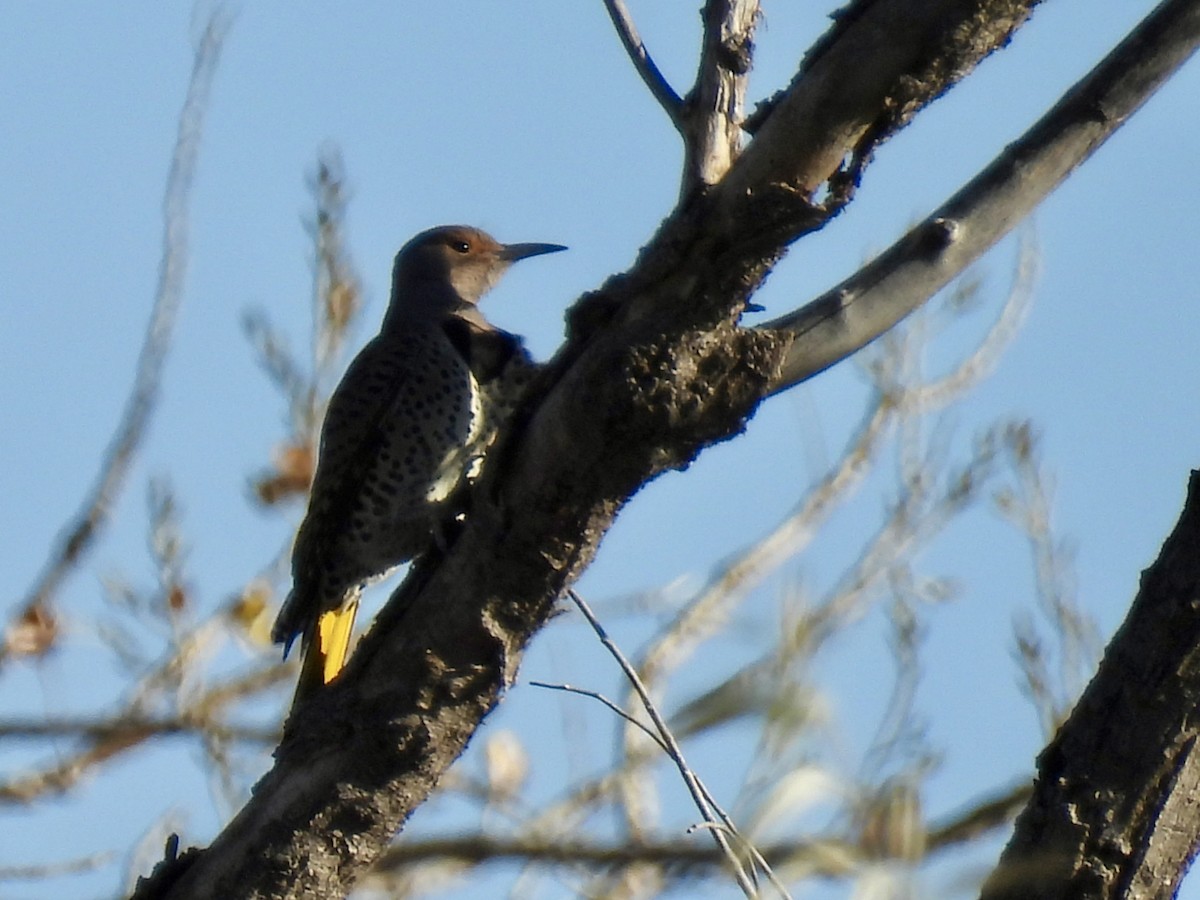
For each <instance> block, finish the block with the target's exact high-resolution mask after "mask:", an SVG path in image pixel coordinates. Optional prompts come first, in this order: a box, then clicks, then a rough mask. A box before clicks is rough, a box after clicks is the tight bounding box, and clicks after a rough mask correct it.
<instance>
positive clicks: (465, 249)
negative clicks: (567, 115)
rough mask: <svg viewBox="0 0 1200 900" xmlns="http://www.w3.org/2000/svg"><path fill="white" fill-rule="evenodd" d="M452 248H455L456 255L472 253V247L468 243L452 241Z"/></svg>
mask: <svg viewBox="0 0 1200 900" xmlns="http://www.w3.org/2000/svg"><path fill="white" fill-rule="evenodd" d="M450 246H451V247H453V248H454V251H455V252H456V253H470V252H471V245H470V244H468V243H467V242H466V241H451V242H450Z"/></svg>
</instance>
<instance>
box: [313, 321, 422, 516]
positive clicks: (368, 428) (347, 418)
mask: <svg viewBox="0 0 1200 900" xmlns="http://www.w3.org/2000/svg"><path fill="white" fill-rule="evenodd" d="M415 362H416V360H415V359H414V358H413V355H410V354H407V353H403V352H396V350H395V348H394V347H392V346H387V345H385V344H384V343H383V342H382V341H380V339H379V338H374V339H373V340H371V341H369V342H368V343H367V344H366V346H364V347H363V348H362V350H360V351H359V353H358V355H357V356H355V357H354V360H353V361H352V362H351V363H350V365H349V367H348V368H347V369H346V374H345V375H343V376H342V380H341V381H340V382H339V383H338V386H337V387H336V388H335V389H334V391H333V394H332V395H331V396H330V398H329V405H328V407H327V408H326V410H325V421H324V423H323V424H322V426H321V448H320V453H319V454H318V456H317V471H316V474H315V476H314V477H313V489H312V492H313V495H314V497H317V496H319V495H320V494H322V493H325V492H326V491H328V490H331V489H334V488H335V485H336V484H337V483H338V482H341V481H342V480H343V479H344V478H345V477H346V476H347V475H348V474H349V475H353V474H354V473H356V472H359V471H361V469H360V468H359V466H360V465H361V463H362V462H363V460H362V456H363V455H364V453H369V452H371V450H370V447H371V445H372V444H373V443H374V442H375V441H376V440H377V439H378V434H379V427H380V425H381V424H382V423H383V421H384V420H385V418H386V417H388V416H389V415H391V414H392V409H393V406H394V404H395V402H396V398H397V395H398V394H399V393H400V387H401V385H402V384H403V383H404V382H405V381H406V380H407V379H408V378H410V377H411V376H412V371H411V369H412V366H413V364H414V363H415Z"/></svg>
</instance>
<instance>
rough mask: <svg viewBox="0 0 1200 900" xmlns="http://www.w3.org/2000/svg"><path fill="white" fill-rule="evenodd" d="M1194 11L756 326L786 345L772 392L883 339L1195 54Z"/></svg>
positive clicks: (1125, 44) (1185, 1) (1111, 61)
mask: <svg viewBox="0 0 1200 900" xmlns="http://www.w3.org/2000/svg"><path fill="white" fill-rule="evenodd" d="M1198 44H1200V4H1197V3H1195V2H1193V0H1174V2H1167V3H1163V4H1162V5H1160V6H1159V7H1158V9H1156V10H1155V11H1154V12H1153V13H1152V14H1151V15H1150V16H1148V17H1147V18H1146V20H1145V21H1144V22H1142V24H1141V25H1140V26H1139V27H1138V28H1137V29H1135V30H1134V31H1133V32H1132V33H1131V34H1130V35H1129V36H1128V37H1127V38H1126V39H1125V40H1123V41H1122V42H1121V43H1120V44H1119V45H1118V46H1117V47H1116V48H1115V49H1114V50H1113V51H1112V52H1111V53H1110V54H1109V55H1108V56H1107V57H1105V59H1104V60H1103V61H1102V62H1101V63H1100V64H1099V65H1097V66H1096V67H1095V68H1094V69H1093V70H1092V71H1091V72H1090V73H1088V75H1087V76H1086V77H1085V78H1083V79H1082V80H1081V81H1079V82H1078V83H1077V84H1076V85H1075V86H1074V87H1072V88H1071V90H1070V91H1069V92H1068V93H1067V94H1066V95H1065V96H1064V97H1063V98H1062V100H1060V101H1059V102H1058V103H1057V104H1055V105H1054V107H1053V108H1052V109H1051V110H1050V111H1049V112H1047V113H1046V115H1045V116H1043V117H1042V118H1041V119H1040V120H1039V121H1038V122H1037V123H1036V124H1035V125H1034V126H1033V127H1032V128H1030V129H1029V130H1028V131H1027V132H1026V133H1025V134H1024V135H1022V136H1021V137H1020V138H1019V139H1018V140H1016V141H1014V142H1013V143H1012V144H1010V145H1009V146H1008V147H1006V148H1005V150H1004V152H1003V153H1001V154H1000V155H999V156H998V157H996V159H995V160H994V161H993V162H992V163H990V164H989V165H988V166H987V168H985V169H984V170H983V171H982V172H980V173H979V175H977V176H976V177H975V178H973V179H972V180H971V181H970V182H969V183H968V184H967V185H966V186H965V187H963V188H962V190H960V191H959V192H958V193H956V194H955V195H954V196H953V197H951V198H950V199H949V200H947V201H946V203H944V204H943V205H942V206H941V207H939V208H938V209H937V210H935V211H934V212H933V213H931V214H930V215H929V217H928V218H926V219H925V220H924V221H923V222H921V223H920V224H919V225H917V226H916V227H915V228H913V229H912V230H911V231H910V232H909V233H908V234H906V235H905V236H904V237H902V238H901V239H900V240H899V241H897V242H896V243H895V244H893V245H892V246H891V247H890V248H889V249H888V250H886V251H884V252H883V253H881V254H880V255H879V256H878V257H876V258H875V259H874V260H872V261H871V262H870V263H868V264H867V265H866V266H864V267H863V268H862V269H860V270H859V271H858V272H856V273H854V275H852V276H851V277H849V278H847V279H846V280H845V281H843V282H842V283H841V284H839V285H837V286H836V287H834V288H833V289H832V290H830V291H828V292H827V293H825V294H823V295H822V296H820V297H818V298H817V299H816V300H814V301H813V302H812V303H809V304H808V305H807V306H805V307H803V308H802V309H800V310H797V311H796V312H793V313H789V314H788V315H786V316H783V317H781V318H779V319H776V320H775V321H773V322H770V323H768V324H766V325H764V326H763V328H764V329H767V330H771V331H775V332H777V333H781V334H787V335H789V336H791V338H792V344H791V347H790V349H789V350H788V353H787V356H786V358H785V360H784V364H783V367H782V369H781V371H780V377H779V382H778V383H777V384H776V385H775V386H774V388H773V389H774V390H784V389H786V388H788V387H791V386H792V385H794V384H797V383H799V382H801V381H804V380H805V379H807V378H811V377H812V376H813V375H815V374H816V373H818V372H820V371H822V370H823V369H825V368H827V367H829V366H831V365H833V364H834V363H836V362H838V361H839V360H841V359H844V358H845V357H846V356H848V355H850V354H851V353H853V352H854V351H856V350H858V349H859V348H861V347H862V346H864V345H865V344H866V343H868V342H870V341H871V340H874V338H876V337H878V336H879V335H880V334H883V333H884V332H885V331H887V330H888V329H889V328H891V327H892V326H893V325H895V324H896V323H897V322H899V321H900V320H901V319H902V318H904V317H905V316H906V315H908V314H909V313H910V312H912V311H913V310H914V309H916V308H917V307H918V306H920V305H921V304H923V303H924V302H925V301H926V300H927V299H928V298H929V297H930V296H932V295H933V294H934V293H935V292H937V291H938V290H940V289H941V288H942V287H944V286H945V285H946V284H948V283H949V282H950V280H951V279H952V278H954V277H955V276H956V275H957V274H958V273H959V272H961V271H962V270H963V269H964V268H966V267H967V266H968V265H969V264H970V263H971V262H973V261H974V260H976V259H978V258H979V256H981V255H982V254H983V253H984V252H985V251H986V250H987V249H988V248H990V247H991V246H992V245H994V244H995V243H996V241H998V240H999V239H1000V238H1001V237H1003V236H1004V235H1005V234H1007V233H1008V232H1009V231H1011V230H1012V228H1013V226H1014V225H1016V223H1017V222H1019V221H1021V219H1023V218H1024V217H1025V216H1026V215H1027V214H1028V213H1029V212H1030V211H1031V210H1032V209H1033V208H1034V207H1035V206H1036V205H1037V204H1038V203H1040V202H1041V201H1042V200H1043V199H1044V198H1045V197H1046V196H1047V195H1049V194H1050V192H1051V191H1053V190H1054V189H1055V188H1056V187H1058V185H1059V184H1061V183H1062V182H1063V180H1065V179H1066V177H1067V176H1068V175H1069V174H1070V173H1071V172H1072V171H1073V170H1074V169H1075V168H1076V167H1078V166H1079V165H1081V164H1082V163H1083V162H1084V161H1085V160H1086V159H1087V158H1088V157H1090V156H1091V155H1092V154H1093V153H1094V152H1095V151H1096V150H1098V149H1099V148H1100V146H1101V145H1102V144H1103V143H1104V141H1105V140H1107V139H1108V138H1109V137H1110V136H1111V135H1112V134H1113V132H1115V131H1116V130H1117V129H1118V128H1119V127H1120V126H1121V125H1123V124H1124V123H1125V121H1126V120H1127V119H1128V118H1129V116H1131V115H1132V114H1133V113H1134V112H1136V111H1137V109H1138V108H1139V107H1140V106H1141V105H1142V104H1143V103H1144V102H1145V101H1146V99H1147V98H1148V97H1149V96H1150V95H1151V94H1153V93H1154V91H1155V90H1156V89H1157V88H1158V87H1159V85H1161V84H1162V83H1163V82H1164V81H1166V79H1167V78H1169V77H1170V76H1171V75H1172V74H1173V73H1174V72H1175V71H1176V70H1177V69H1178V68H1179V67H1180V66H1181V65H1183V63H1184V62H1186V61H1187V59H1188V58H1189V57H1190V56H1191V55H1192V54H1193V53H1194V52H1195V50H1196V47H1197V45H1198Z"/></svg>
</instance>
